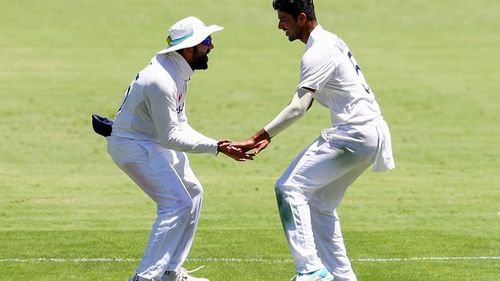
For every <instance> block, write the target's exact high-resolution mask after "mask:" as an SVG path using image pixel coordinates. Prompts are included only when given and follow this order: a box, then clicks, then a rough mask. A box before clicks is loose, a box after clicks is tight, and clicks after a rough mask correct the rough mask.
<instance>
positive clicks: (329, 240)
mask: <svg viewBox="0 0 500 281" xmlns="http://www.w3.org/2000/svg"><path fill="white" fill-rule="evenodd" d="M382 122H385V121H383V120H382ZM379 132H380V130H379V129H377V123H376V122H374V123H373V124H368V125H360V126H349V127H343V128H329V129H325V130H323V131H322V134H321V136H320V137H318V138H317V139H316V140H315V141H314V142H313V143H312V144H311V145H310V146H309V147H307V148H306V149H304V150H303V151H302V152H301V153H300V154H299V155H298V156H297V157H296V158H295V160H294V161H293V162H292V163H291V164H290V166H289V167H288V169H287V170H286V171H285V173H284V174H283V175H282V176H281V177H280V178H279V179H278V181H277V183H276V197H277V201H278V208H279V212H280V217H281V221H282V223H283V228H284V230H285V234H286V238H287V241H288V246H289V248H290V251H291V253H292V256H293V258H294V260H295V266H296V270H297V272H298V273H308V272H312V271H316V270H318V269H320V268H324V267H326V268H327V269H328V270H329V271H330V272H331V273H332V274H333V275H334V277H335V280H336V281H337V280H338V281H356V280H357V279H356V275H355V274H354V271H353V270H352V267H351V263H350V262H349V259H348V258H347V252H346V248H345V245H344V240H343V237H342V232H341V230H340V220H339V217H338V216H337V212H336V208H337V207H338V206H339V204H340V202H341V201H342V199H343V197H344V194H345V192H346V189H347V187H348V186H349V185H351V184H352V183H353V182H354V180H356V178H358V177H359V176H360V175H361V174H362V173H363V172H364V171H365V170H366V169H367V168H368V167H369V166H370V165H371V164H372V163H373V161H374V158H375V155H376V154H377V149H378V147H379V146H380V140H379V139H380V138H379Z"/></svg>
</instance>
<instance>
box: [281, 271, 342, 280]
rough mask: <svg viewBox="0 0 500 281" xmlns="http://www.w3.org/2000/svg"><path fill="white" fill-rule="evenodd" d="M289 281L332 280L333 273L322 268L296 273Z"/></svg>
mask: <svg viewBox="0 0 500 281" xmlns="http://www.w3.org/2000/svg"><path fill="white" fill-rule="evenodd" d="M290 281H333V275H332V274H331V273H330V272H328V270H326V269H325V268H323V269H320V270H316V271H314V272H311V273H306V274H297V275H295V277H293V278H292V280H290Z"/></svg>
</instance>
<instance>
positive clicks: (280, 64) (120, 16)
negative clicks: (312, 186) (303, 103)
mask: <svg viewBox="0 0 500 281" xmlns="http://www.w3.org/2000/svg"><path fill="white" fill-rule="evenodd" d="M1 6H2V8H1V9H0V64H1V68H0V100H1V104H0V139H1V141H0V249H1V251H0V280H2V281H11V280H12V281H14V280H15V281H20V280H37V281H45V280H47V281H48V280H51V281H52V280H99V281H104V280H123V281H124V280H127V278H128V277H129V276H130V275H131V274H132V273H133V271H134V269H135V266H136V265H137V262H138V259H139V258H140V257H141V256H142V251H143V249H144V246H145V243H146V239H147V236H148V233H149V229H150V226H151V224H152V223H153V219H154V215H155V206H154V205H153V203H152V201H150V200H149V199H148V198H147V197H146V195H145V194H144V193H143V192H142V191H140V190H139V188H137V187H136V186H135V185H134V184H133V183H132V182H131V181H130V180H129V179H128V178H127V177H126V176H125V175H124V174H123V173H122V172H121V171H119V170H118V168H116V167H115V165H114V164H113V163H112V161H111V159H110V157H109V156H108V155H107V153H106V148H105V140H104V139H103V138H100V137H98V136H97V135H95V134H94V133H93V132H92V129H91V127H90V115H91V114H92V113H93V112H99V113H101V114H104V115H107V116H110V117H112V116H114V113H115V111H116V109H117V107H118V106H119V104H120V102H121V98H122V95H123V92H124V90H125V89H126V87H127V86H128V84H129V82H130V81H131V80H132V78H133V77H134V76H135V73H136V72H137V71H139V70H140V69H142V67H143V66H144V65H145V64H146V63H147V62H148V60H149V59H150V58H151V57H152V56H153V54H154V53H155V52H156V51H157V50H159V49H160V48H161V47H162V45H163V42H164V37H165V34H166V30H167V29H168V27H169V26H170V25H171V24H172V23H173V22H174V21H176V20H178V19H180V18H182V17H185V16H188V15H196V16H198V17H200V18H202V19H203V20H204V21H205V22H207V23H217V24H220V25H223V26H225V30H224V31H223V32H220V33H217V34H216V35H215V36H214V44H215V49H214V50H213V52H212V53H211V55H210V69H209V70H208V71H200V72H197V73H196V74H195V75H194V77H193V79H192V81H191V84H190V90H189V99H188V116H189V118H190V122H191V124H192V126H193V127H194V128H197V129H198V130H199V131H201V132H203V133H205V134H206V135H209V136H212V137H215V138H223V137H227V138H233V139H240V138H245V137H248V136H250V135H251V134H252V133H253V132H254V131H255V130H257V129H259V128H261V127H262V126H263V125H265V124H266V123H267V122H268V121H269V120H270V119H271V118H272V117H274V115H275V114H276V113H277V112H278V111H279V110H280V109H281V108H282V107H283V106H284V105H285V104H286V103H287V102H288V100H289V99H290V97H291V95H292V94H293V91H294V89H295V86H296V83H297V79H298V66H299V60H300V56H301V54H302V52H303V50H304V45H303V44H301V43H299V42H294V43H290V42H288V40H287V39H286V37H285V36H284V34H283V33H282V32H281V31H279V30H278V29H277V28H276V25H277V19H276V14H275V12H274V10H273V9H272V7H271V0H266V1H255V0H239V1H229V0H221V1H194V0H189V1H188V0H173V1H158V0H145V1H129V0H122V1H118V0H100V1H97V0H84V1H75V0H66V1H61V0H59V1H57V0H45V1H33V0H31V1H28V0H18V1H3V2H2V5H1ZM316 9H317V16H318V19H319V22H320V23H321V24H322V25H323V26H324V27H325V28H326V29H328V30H330V31H332V32H335V33H337V34H338V35H340V36H341V37H342V38H344V39H345V40H346V42H347V43H348V44H349V45H350V47H351V49H352V51H353V52H354V53H355V55H356V58H357V60H358V61H359V62H360V64H361V66H362V67H363V71H364V73H365V76H366V77H367V80H368V81H369V83H370V86H371V88H372V89H374V91H375V92H376V94H377V98H378V101H379V103H380V105H381V107H382V110H383V112H384V115H385V118H386V120H387V121H388V123H389V125H390V126H391V130H392V135H393V144H394V150H395V157H396V162H397V169H396V170H394V171H391V172H388V173H383V174H374V173H371V172H367V173H365V174H364V175H363V176H362V177H361V178H360V179H359V180H358V181H357V182H355V184H354V185H353V186H352V187H351V188H350V189H349V191H348V193H347V195H346V198H345V200H344V202H343V204H342V205H341V207H340V209H339V214H340V215H341V217H342V223H343V225H342V226H343V233H344V237H345V240H346V244H347V247H348V251H349V255H350V257H351V259H352V262H353V267H354V269H355V271H356V273H357V275H358V278H359V280H360V281H417V280H418V281H421V280H432V281H455V280H470V281H497V280H500V258H499V257H500V173H499V171H500V161H499V158H500V148H499V146H498V145H499V144H500V114H499V112H500V102H499V98H500V94H499V93H500V82H499V81H500V80H499V79H498V78H499V74H500V67H499V65H498V62H499V60H500V54H499V52H498V50H499V48H500V37H499V36H498V34H499V32H500V20H499V17H498V13H499V12H500V2H499V1H492V0H478V1H465V0H458V1H451V0H441V1H417V0H408V1H396V0H387V1H382V2H380V1H378V2H377V1H360V0H356V1H331V0H317V1H316ZM327 126H329V115H328V112H327V110H325V109H324V108H321V107H320V106H318V104H316V105H315V106H314V107H313V108H312V109H311V110H310V111H309V112H308V114H307V116H306V117H305V118H304V119H303V120H301V121H300V122H299V123H297V124H295V125H294V126H293V127H292V128H290V129H289V130H288V131H286V132H284V133H282V134H281V135H279V136H278V137H276V138H275V139H274V140H273V143H272V144H271V146H270V147H269V148H268V149H267V150H266V151H264V152H263V154H261V155H259V157H258V158H257V159H256V160H255V161H254V162H247V163H237V162H234V161H232V160H230V159H228V158H224V157H222V156H218V157H212V156H207V155H191V156H190V159H191V162H192V167H193V169H194V170H195V172H196V174H197V176H198V177H199V179H200V180H201V182H202V183H203V184H204V188H205V201H204V207H203V210H202V217H201V221H200V225H199V231H198V233H197V236H196V239H195V244H194V247H193V249H192V251H191V254H190V257H189V260H188V262H187V263H186V267H187V268H194V267H197V266H199V265H205V268H204V269H203V270H201V271H199V272H198V273H197V275H198V276H204V277H207V278H210V280H212V281H217V280H220V281H226V280H235V281H245V280H263V281H273V280H276V281H278V280H289V278H291V277H292V276H293V274H294V267H293V263H292V260H291V257H290V255H289V252H288V249H287V246H286V243H285V239H284V236H283V233H282V229H281V223H280V221H279V217H278V212H277V208H276V206H275V205H276V204H275V196H274V187H273V185H274V181H275V180H276V179H277V177H279V175H280V174H281V173H282V171H283V170H284V169H285V168H286V166H287V165H288V163H289V162H290V161H291V159H292V158H293V157H294V156H295V155H296V154H297V153H298V152H299V151H300V150H301V148H303V147H304V146H305V145H307V144H308V143H309V142H310V141H312V140H313V139H314V138H316V136H317V135H318V133H319V131H320V130H321V129H322V128H324V127H327ZM480 257H483V258H480Z"/></svg>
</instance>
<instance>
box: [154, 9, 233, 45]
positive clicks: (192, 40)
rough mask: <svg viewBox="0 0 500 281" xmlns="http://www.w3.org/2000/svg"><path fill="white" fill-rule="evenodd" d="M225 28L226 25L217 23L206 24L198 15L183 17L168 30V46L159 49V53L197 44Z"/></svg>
mask: <svg viewBox="0 0 500 281" xmlns="http://www.w3.org/2000/svg"><path fill="white" fill-rule="evenodd" d="M223 29H224V27H222V26H218V25H215V24H214V25H209V26H206V25H205V23H203V22H202V21H201V20H200V19H199V18H197V17H187V18H183V19H181V20H180V21H178V22H176V23H174V25H172V26H171V27H170V29H169V30H168V33H169V36H168V38H167V46H166V47H165V48H164V49H163V50H161V51H159V52H158V54H166V53H169V52H173V51H177V50H180V49H185V48H190V47H193V46H196V45H198V44H200V43H201V42H202V41H203V40H205V38H207V37H208V36H209V35H211V34H212V33H214V32H217V31H221V30H223Z"/></svg>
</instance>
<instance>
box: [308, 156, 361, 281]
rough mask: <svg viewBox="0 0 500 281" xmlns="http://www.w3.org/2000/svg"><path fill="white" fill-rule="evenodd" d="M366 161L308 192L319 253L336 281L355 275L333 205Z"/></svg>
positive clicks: (353, 280)
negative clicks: (326, 184)
mask: <svg viewBox="0 0 500 281" xmlns="http://www.w3.org/2000/svg"><path fill="white" fill-rule="evenodd" d="M368 166H369V165H368V164H361V165H359V167H356V168H354V169H353V170H352V171H350V172H348V173H346V174H345V175H343V176H341V177H340V178H338V179H337V180H335V181H334V182H332V183H331V184H330V185H329V186H330V187H328V186H327V187H325V188H322V189H320V190H318V191H317V192H315V193H314V195H313V196H311V199H310V202H311V206H312V208H311V221H312V228H313V232H314V241H315V245H316V249H317V252H318V256H319V257H320V259H321V261H322V263H323V264H324V265H325V266H326V268H327V269H328V271H330V272H331V273H332V274H333V275H334V276H335V280H339V281H356V280H357V279H356V275H355V274H354V271H353V269H352V266H351V263H350V261H349V258H348V257H347V251H346V247H345V245H344V239H343V236H342V231H341V227H340V219H339V217H338V215H337V211H336V208H337V207H338V205H339V204H340V202H341V201H342V199H343V197H344V194H345V191H346V189H347V188H348V187H349V185H350V184H351V183H352V182H354V180H355V179H356V178H358V177H359V176H360V175H361V174H362V173H363V171H364V170H366V168H367V167H368Z"/></svg>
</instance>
